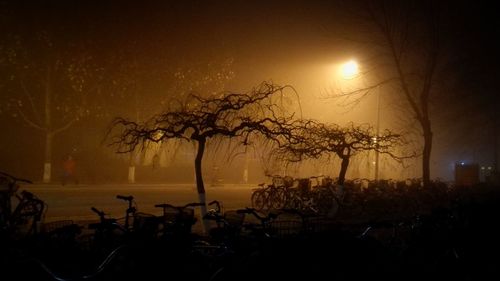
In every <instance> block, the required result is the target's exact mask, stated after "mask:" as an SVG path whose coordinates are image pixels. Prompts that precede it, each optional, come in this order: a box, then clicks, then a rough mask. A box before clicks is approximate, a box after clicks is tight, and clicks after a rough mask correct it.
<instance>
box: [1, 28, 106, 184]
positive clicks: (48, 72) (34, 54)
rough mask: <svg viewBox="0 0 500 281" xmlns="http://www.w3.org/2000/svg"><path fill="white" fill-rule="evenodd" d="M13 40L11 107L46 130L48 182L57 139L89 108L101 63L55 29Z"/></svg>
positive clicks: (9, 58)
mask: <svg viewBox="0 0 500 281" xmlns="http://www.w3.org/2000/svg"><path fill="white" fill-rule="evenodd" d="M11 39H12V41H11V42H9V44H8V53H7V61H8V63H7V64H6V68H7V69H8V70H7V72H8V73H9V78H10V79H9V82H8V86H6V88H8V90H7V91H6V92H7V95H6V96H7V98H8V101H7V104H6V106H7V109H8V110H11V111H12V116H14V117H19V118H20V119H21V120H22V121H23V122H24V123H25V124H27V125H28V126H30V127H31V128H33V129H36V130H38V131H40V132H41V133H42V134H44V137H45V151H44V166H43V182H45V183H48V182H50V181H51V174H52V171H51V170H52V143H53V139H54V137H55V136H56V135H58V134H59V133H61V132H63V131H65V130H67V129H68V128H70V127H71V126H73V125H74V124H75V122H77V121H79V120H80V119H81V118H83V117H85V116H87V115H88V114H89V113H90V106H89V103H88V99H87V97H88V95H89V93H91V92H96V91H97V90H98V85H99V81H100V80H101V79H102V78H101V75H102V68H101V67H99V66H98V65H97V64H96V63H95V61H94V58H93V56H92V55H91V54H90V53H89V52H88V51H87V50H85V48H84V47H83V46H82V45H79V44H75V43H71V42H63V40H60V38H56V37H55V36H54V34H53V33H52V32H51V31H50V30H38V31H36V32H34V33H30V34H29V35H27V34H18V35H13V36H12V37H11Z"/></svg>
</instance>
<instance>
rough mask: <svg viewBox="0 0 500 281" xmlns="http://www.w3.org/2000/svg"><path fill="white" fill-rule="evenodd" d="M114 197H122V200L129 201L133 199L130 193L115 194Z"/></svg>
mask: <svg viewBox="0 0 500 281" xmlns="http://www.w3.org/2000/svg"><path fill="white" fill-rule="evenodd" d="M116 199H122V200H125V201H129V202H131V201H132V200H134V196H132V195H129V196H124V195H116Z"/></svg>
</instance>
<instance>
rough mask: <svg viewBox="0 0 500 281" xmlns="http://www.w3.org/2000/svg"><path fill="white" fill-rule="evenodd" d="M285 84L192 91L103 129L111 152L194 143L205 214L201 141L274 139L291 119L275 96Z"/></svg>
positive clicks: (278, 139)
mask: <svg viewBox="0 0 500 281" xmlns="http://www.w3.org/2000/svg"><path fill="white" fill-rule="evenodd" d="M288 88H290V87H289V86H277V85H274V84H270V83H263V84H261V85H260V86H258V87H256V88H254V89H253V90H252V91H251V92H250V93H248V94H238V93H226V94H224V95H222V96H220V97H211V98H203V97H200V96H197V95H192V96H191V98H190V99H188V100H187V101H186V102H183V103H180V104H178V105H177V106H178V108H173V109H171V110H168V111H166V112H164V113H161V114H158V115H155V116H153V117H152V118H151V119H150V120H149V121H147V122H144V123H141V124H139V123H137V122H134V121H130V120H127V119H124V118H117V119H115V120H114V122H113V123H112V126H111V128H110V131H109V134H110V135H109V136H110V137H111V141H110V144H111V145H114V146H116V148H117V152H119V153H128V152H130V151H133V150H135V149H136V148H137V147H141V148H144V147H146V146H147V145H148V143H150V142H154V143H158V142H161V141H163V140H168V139H183V140H186V141H193V142H195V143H196V145H197V148H196V149H197V151H196V158H195V160H194V166H195V175H196V187H197V191H198V195H199V200H200V203H203V204H204V206H203V207H202V215H205V213H206V205H205V204H206V199H205V186H204V182H203V174H202V159H203V155H204V153H205V147H206V144H207V141H208V140H209V139H214V138H215V139H216V138H239V139H240V140H242V141H243V143H244V144H246V143H248V141H249V138H251V137H252V136H254V135H262V136H263V137H264V138H266V139H269V140H275V141H280V135H281V134H282V133H283V132H285V130H284V126H285V124H287V123H289V122H290V121H291V120H292V118H293V115H290V116H286V115H285V112H284V110H283V109H282V108H281V106H280V103H279V101H278V100H276V98H279V97H281V96H282V95H283V93H284V91H285V90H286V89H288ZM205 227H206V226H205Z"/></svg>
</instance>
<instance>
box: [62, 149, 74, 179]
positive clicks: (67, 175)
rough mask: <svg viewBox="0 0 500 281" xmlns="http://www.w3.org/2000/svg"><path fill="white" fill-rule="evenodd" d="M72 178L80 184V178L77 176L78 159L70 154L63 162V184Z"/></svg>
mask: <svg viewBox="0 0 500 281" xmlns="http://www.w3.org/2000/svg"><path fill="white" fill-rule="evenodd" d="M70 180H72V181H73V182H74V183H75V184H78V179H77V177H76V161H75V159H73V156H71V155H68V158H66V160H64V162H63V180H62V185H65V184H66V183H67V182H69V181H70Z"/></svg>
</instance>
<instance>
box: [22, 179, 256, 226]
mask: <svg viewBox="0 0 500 281" xmlns="http://www.w3.org/2000/svg"><path fill="white" fill-rule="evenodd" d="M255 187H257V185H256V184H255V185H228V184H227V185H220V186H207V187H206V196H207V202H210V201H211V200H218V201H219V202H222V204H223V207H224V208H225V209H226V210H228V209H236V208H243V207H246V206H250V195H251V192H252V188H255ZM23 189H25V190H28V191H30V192H32V193H33V194H35V195H36V196H37V197H38V198H40V199H42V200H43V201H45V203H47V205H48V210H47V212H46V215H45V222H50V221H57V220H65V219H72V220H75V221H87V220H95V219H97V216H96V214H95V213H94V212H92V211H91V210H90V207H95V208H97V209H99V210H103V211H104V212H106V213H107V214H109V215H110V216H111V217H116V218H119V217H123V216H124V214H125V209H126V208H127V204H126V202H125V201H123V200H118V199H116V195H118V194H120V195H126V196H128V195H133V196H134V198H135V200H136V203H137V208H138V210H139V211H141V212H146V213H151V214H157V215H159V214H161V210H160V209H158V208H155V207H154V205H155V204H159V203H169V204H172V205H184V204H186V203H190V202H198V194H197V192H196V189H195V187H194V185H192V184H121V185H119V184H116V185H66V186H61V185H36V184H34V185H25V186H21V188H20V190H23ZM196 211H197V214H199V210H196Z"/></svg>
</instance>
